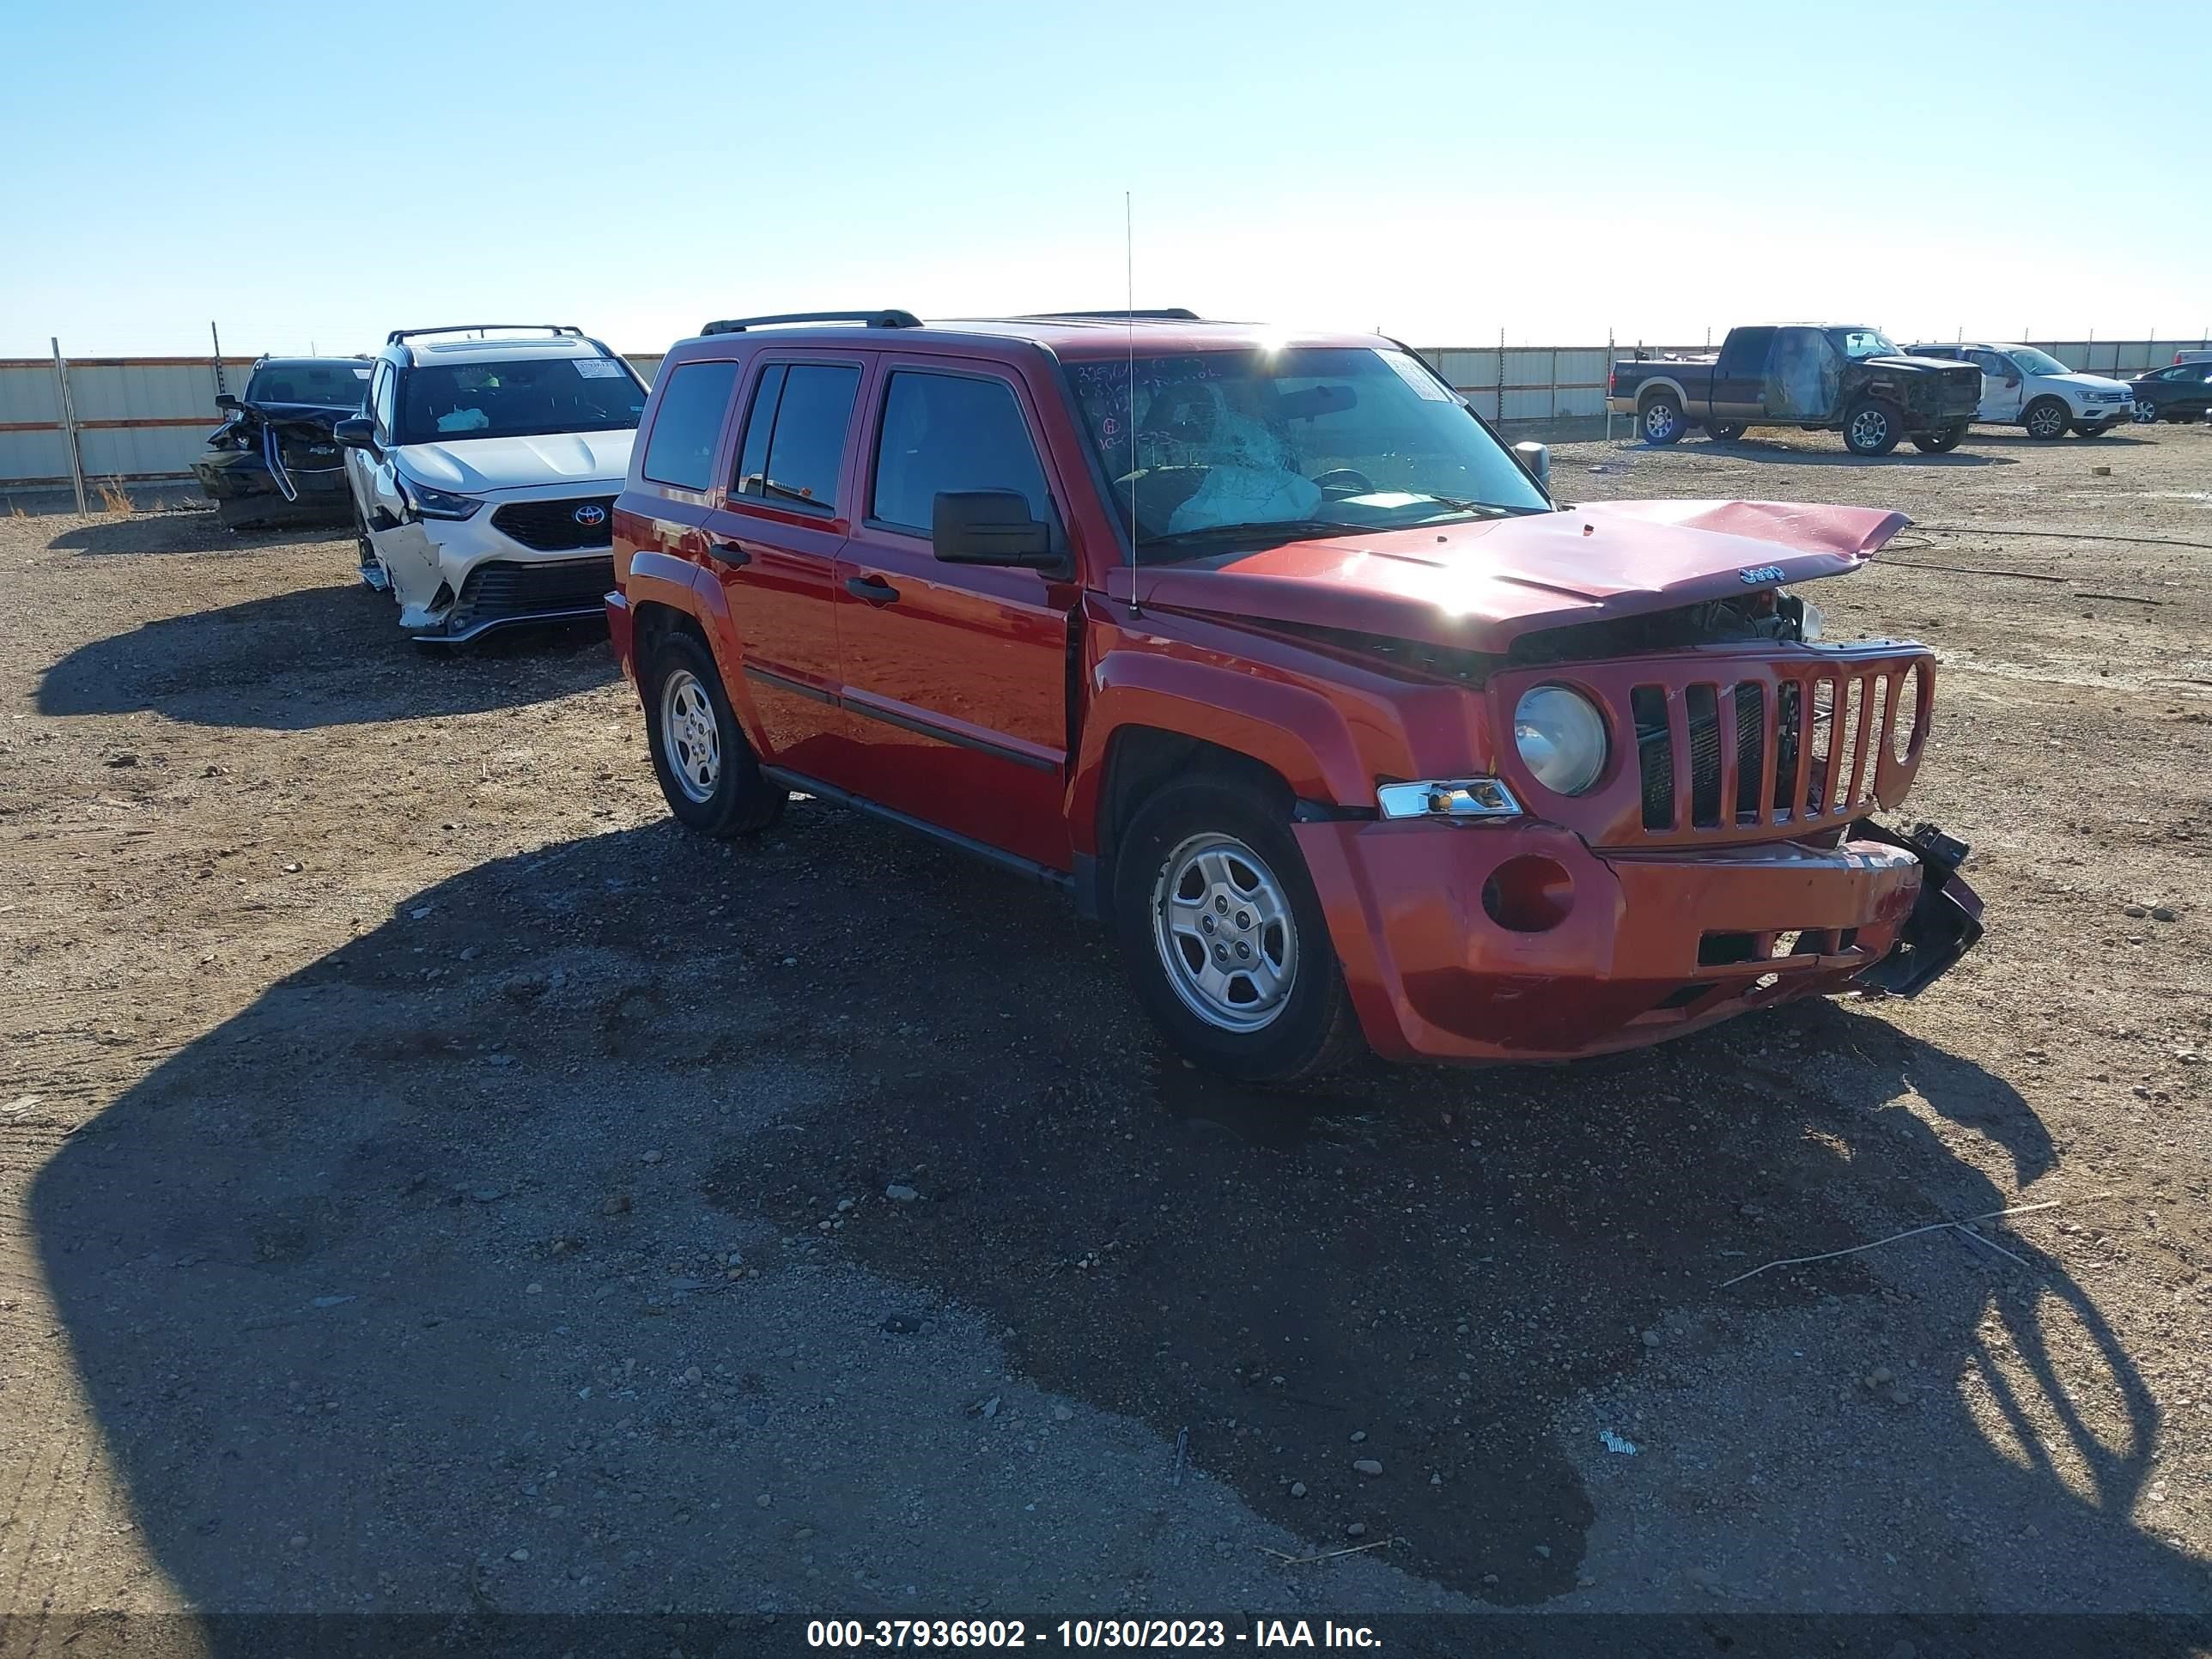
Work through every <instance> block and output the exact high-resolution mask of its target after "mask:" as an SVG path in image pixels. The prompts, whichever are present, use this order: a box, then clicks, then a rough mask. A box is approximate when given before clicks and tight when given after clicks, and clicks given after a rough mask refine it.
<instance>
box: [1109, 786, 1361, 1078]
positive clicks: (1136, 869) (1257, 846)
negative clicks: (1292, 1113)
mask: <svg viewBox="0 0 2212 1659" xmlns="http://www.w3.org/2000/svg"><path fill="white" fill-rule="evenodd" d="M1256 795H1257V792H1255V791H1254V790H1253V789H1251V788H1250V787H1246V786H1244V785H1243V782H1242V780H1237V781H1231V780H1229V779H1227V778H1223V777H1200V778H1194V779H1192V780H1190V781H1188V782H1184V783H1178V784H1172V785H1170V786H1169V787H1167V788H1166V789H1164V790H1162V791H1161V792H1160V793H1158V794H1157V795H1155V796H1153V797H1152V799H1151V800H1149V801H1147V802H1146V803H1145V805H1143V806H1142V807H1140V808H1139V810H1138V811H1137V815H1136V817H1134V818H1133V820H1132V821H1131V822H1130V824H1129V828H1128V830H1127V834H1126V835H1125V836H1123V837H1122V842H1121V849H1120V851H1119V852H1118V853H1117V854H1116V855H1115V864H1114V890H1113V916H1114V925H1115V933H1116V934H1117V936H1118V938H1119V941H1120V944H1121V953H1122V959H1123V961H1124V963H1126V965H1127V969H1128V973H1129V978H1130V981H1131V984H1132V986H1133V988H1134V989H1135V991H1136V994H1137V997H1138V1000H1139V1001H1140V1002H1142V1003H1143V1004H1144V1006H1145V1011H1146V1012H1147V1013H1148V1014H1150V1015H1151V1016H1152V1020H1153V1022H1154V1023H1155V1024H1158V1026H1159V1027H1160V1029H1161V1030H1162V1031H1163V1032H1164V1034H1165V1035H1166V1036H1167V1037H1168V1039H1169V1041H1170V1042H1173V1043H1174V1044H1175V1046H1176V1048H1178V1049H1180V1050H1181V1051H1182V1053H1183V1054H1187V1055H1188V1056H1189V1057H1190V1059H1192V1060H1194V1061H1196V1062H1198V1063H1199V1064H1200V1065H1203V1066H1208V1067H1211V1068H1212V1069H1213V1070H1215V1071H1218V1072H1224V1073H1228V1074H1229V1075H1230V1076H1232V1077H1237V1078H1242V1079H1245V1080H1246V1081H1248V1082H1255V1083H1287V1082H1290V1081H1291V1080H1293V1079H1297V1078H1302V1077H1309V1076H1312V1075H1314V1074H1316V1073H1320V1072H1323V1071H1327V1070H1328V1069H1329V1068H1331V1067H1332V1066H1336V1065H1338V1064H1340V1063H1341V1062H1342V1061H1343V1060H1345V1059H1346V1058H1347V1057H1348V1056H1349V1055H1350V1054H1352V1051H1353V1049H1354V1048H1356V1046H1357V1043H1358V1029H1359V1028H1358V1023H1357V1022H1356V1020H1355V1019H1354V1018H1353V1017H1352V1001H1351V998H1350V996H1349V995H1348V994H1347V993H1346V989H1345V985H1344V974H1343V970H1342V969H1340V967H1339V966H1338V964H1337V960H1336V952H1335V951H1334V949H1333V948H1332V947H1331V945H1330V943H1329V937H1328V921H1327V920H1326V919H1325V918H1324V917H1323V916H1322V909H1321V901H1320V899H1319V898H1318V897H1317V896H1316V894H1315V892H1314V890H1313V882H1312V879H1311V878H1310V877H1309V876H1308V875H1307V873H1306V867H1305V860H1304V859H1303V858H1301V857H1300V856H1299V854H1298V848H1297V842H1296V841H1294V840H1293V839H1292V838H1291V833H1290V829H1289V827H1288V825H1287V824H1286V823H1284V822H1283V821H1282V820H1281V819H1279V817H1276V816H1275V815H1273V814H1272V813H1270V812H1269V811H1267V808H1266V807H1265V806H1264V805H1261V800H1260V799H1255V796H1256Z"/></svg>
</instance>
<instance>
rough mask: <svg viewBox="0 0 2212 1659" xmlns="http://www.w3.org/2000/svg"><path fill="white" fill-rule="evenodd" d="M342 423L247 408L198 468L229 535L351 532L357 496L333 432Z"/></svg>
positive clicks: (317, 415)
mask: <svg viewBox="0 0 2212 1659" xmlns="http://www.w3.org/2000/svg"><path fill="white" fill-rule="evenodd" d="M337 418H338V416H337V414H336V413H335V412H333V411H330V410H301V409H298V408H295V407H292V406H289V405H264V404H240V405H239V407H238V409H237V410H236V411H235V412H234V414H233V415H232V416H231V418H230V419H229V420H228V422H225V423H224V424H223V426H222V428H220V429H219V430H217V431H216V434H215V435H213V436H212V437H210V439H209V440H208V451H207V453H204V454H203V455H200V456H199V457H197V459H194V461H193V462H192V476H193V477H194V478H196V479H197V481H198V483H199V486H200V489H201V491H202V493H203V494H204V495H206V496H207V498H208V499H209V500H210V501H213V502H214V503H215V507H216V517H217V519H218V520H219V521H220V522H221V523H222V526H224V528H226V529H230V530H245V529H250V528H253V527H256V526H264V525H266V526H277V525H302V524H345V523H347V522H349V520H351V519H352V517H353V495H352V491H351V489H349V486H348V484H347V483H346V476H345V466H344V463H343V459H341V458H340V452H339V449H338V446H337V441H336V440H335V439H334V438H333V437H332V435H331V424H332V422H335V421H336V420H337Z"/></svg>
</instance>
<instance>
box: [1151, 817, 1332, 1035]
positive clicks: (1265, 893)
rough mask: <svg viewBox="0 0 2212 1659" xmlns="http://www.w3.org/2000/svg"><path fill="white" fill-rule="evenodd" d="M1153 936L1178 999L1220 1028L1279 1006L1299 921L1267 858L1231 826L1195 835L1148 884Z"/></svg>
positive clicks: (1293, 967) (1263, 1019)
mask: <svg viewBox="0 0 2212 1659" xmlns="http://www.w3.org/2000/svg"><path fill="white" fill-rule="evenodd" d="M1152 942H1153V945H1154V946H1155V948H1156V949H1158V951H1159V953H1160V966H1161V968H1162V969H1164V971H1165V972H1166V974H1167V977H1168V983H1169V984H1170V985H1171V986H1172V987H1174V988H1175V993H1176V995H1177V996H1179V997H1181V998H1182V1001H1183V1006H1185V1007H1187V1008H1188V1009H1189V1010H1190V1011H1191V1012H1193V1013H1194V1014H1196V1015H1197V1016H1198V1017H1199V1018H1200V1019H1202V1020H1204V1021H1206V1024H1209V1025H1217V1026H1219V1027H1220V1028H1221V1029H1222V1030H1225V1031H1257V1030H1263V1029H1265V1028H1266V1027H1267V1025H1269V1024H1273V1021H1274V1020H1275V1018H1276V1017H1277V1016H1278V1015H1279V1014H1280V1013H1281V1012H1283V1005H1284V1003H1285V1001H1286V1000H1288V999H1289V997H1290V994H1291V986H1292V985H1293V984H1294V983H1295V982H1296V981H1297V971H1298V924H1297V918H1296V917H1295V916H1293V915H1291V902H1290V899H1289V898H1288V896H1286V895H1285V893H1284V891H1283V886H1282V884H1281V883H1280V882H1279V881H1278V880H1277V879H1276V878H1275V872H1273V871H1272V870H1270V869H1269V868H1268V867H1267V860H1265V859H1263V858H1261V856H1260V855H1259V854H1257V853H1255V852H1254V851H1253V850H1252V849H1251V848H1249V847H1247V846H1246V845H1245V844H1244V843H1243V842H1241V841H1239V840H1237V838H1236V837H1235V836H1224V835H1199V836H1192V837H1191V838H1190V839H1189V840H1188V841H1186V842H1183V843H1182V845H1181V846H1180V847H1178V848H1176V849H1175V850H1174V851H1173V852H1172V853H1170V854H1168V857H1167V861H1166V862H1165V863H1164V864H1163V865H1162V866H1160V876H1159V879H1158V881H1157V882H1156V883H1154V884H1153V886H1152Z"/></svg>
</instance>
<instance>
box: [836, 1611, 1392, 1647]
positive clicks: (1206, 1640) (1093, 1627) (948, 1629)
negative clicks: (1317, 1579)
mask: <svg viewBox="0 0 2212 1659" xmlns="http://www.w3.org/2000/svg"><path fill="white" fill-rule="evenodd" d="M806 1645H807V1646H808V1647H810V1648H823V1649H837V1648H851V1649H860V1648H985V1649H990V1648H1027V1647H1061V1648H1078V1649H1092V1648H1226V1647H1231V1646H1243V1647H1249V1648H1365V1649H1370V1650H1371V1649H1375V1648H1379V1647H1381V1646H1382V1645H1383V1644H1382V1642H1381V1640H1380V1638H1377V1637H1376V1634H1375V1632H1373V1631H1372V1630H1371V1629H1370V1628H1369V1627H1368V1626H1364V1625H1340V1624H1338V1623H1336V1622H1335V1621H1334V1620H1328V1619H1324V1620H1322V1621H1321V1622H1320V1625H1319V1626H1318V1627H1316V1626H1315V1624H1314V1623H1313V1622H1312V1621H1311V1620H1304V1619H1287V1620H1286V1619H1262V1620H1258V1621H1256V1622H1255V1623H1254V1624H1253V1625H1252V1626H1251V1627H1250V1628H1249V1629H1247V1630H1237V1629H1231V1627H1230V1626H1229V1625H1228V1624H1227V1623H1226V1622H1225V1620H1219V1619H1063V1620H1060V1621H1059V1622H1058V1623H1057V1624H1052V1623H1045V1624H1038V1625H1031V1624H1030V1622H1029V1621H1028V1620H1023V1619H989V1620H985V1619H877V1620H859V1619H814V1620H808V1621H807V1626H806Z"/></svg>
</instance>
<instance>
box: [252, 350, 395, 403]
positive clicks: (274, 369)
mask: <svg viewBox="0 0 2212 1659" xmlns="http://www.w3.org/2000/svg"><path fill="white" fill-rule="evenodd" d="M367 398H368V364H367V363H312V362H289V363H284V362H278V363H264V364H262V365H261V366H260V367H259V368H256V369H255V370H254V371H253V378H252V380H248V381H247V382H246V398H245V401H246V402H247V403H249V404H302V405H304V406H305V407H307V408H309V409H343V410H347V411H348V412H349V413H350V412H351V411H353V410H357V409H359V408H360V407H361V406H362V403H363V402H364V401H365V400H366V399H367Z"/></svg>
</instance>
